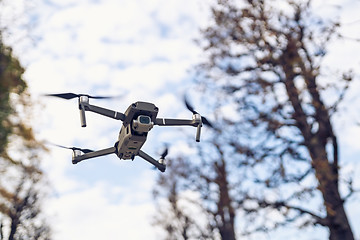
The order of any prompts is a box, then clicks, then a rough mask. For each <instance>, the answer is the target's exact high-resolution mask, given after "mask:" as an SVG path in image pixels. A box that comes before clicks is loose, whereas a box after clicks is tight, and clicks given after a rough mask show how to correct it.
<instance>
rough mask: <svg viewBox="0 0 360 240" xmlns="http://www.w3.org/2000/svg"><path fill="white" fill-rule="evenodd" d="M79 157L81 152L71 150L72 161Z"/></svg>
mask: <svg viewBox="0 0 360 240" xmlns="http://www.w3.org/2000/svg"><path fill="white" fill-rule="evenodd" d="M81 155H82V152H81V150H77V149H75V150H73V154H72V158H73V160H74V159H75V158H77V157H79V156H81Z"/></svg>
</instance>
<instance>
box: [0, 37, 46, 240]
mask: <svg viewBox="0 0 360 240" xmlns="http://www.w3.org/2000/svg"><path fill="white" fill-rule="evenodd" d="M0 37H1V35H0ZM23 73H24V69H23V68H22V66H21V65H20V63H19V61H18V60H17V58H15V57H14V56H13V54H12V50H11V48H10V47H7V46H5V45H4V44H3V41H2V38H0V109H1V110H0V173H1V174H0V226H1V227H0V239H5V237H6V236H7V239H9V240H13V239H49V237H50V227H49V225H48V224H47V223H45V221H44V216H43V214H42V211H41V208H40V204H41V199H42V198H43V196H44V191H43V190H44V189H43V187H44V186H45V185H44V178H43V172H42V170H41V169H40V162H39V155H40V154H41V152H43V151H44V150H45V148H44V147H43V145H42V144H41V143H40V142H39V141H37V140H36V138H35V136H34V132H33V129H32V128H31V127H30V126H29V125H28V124H27V123H26V121H27V120H28V119H27V117H26V112H27V111H28V110H29V107H30V97H29V94H28V93H27V91H26V88H27V85H26V82H25V81H24V79H23V78H22V74H23Z"/></svg>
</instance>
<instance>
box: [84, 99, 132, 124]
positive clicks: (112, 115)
mask: <svg viewBox="0 0 360 240" xmlns="http://www.w3.org/2000/svg"><path fill="white" fill-rule="evenodd" d="M83 105H84V108H85V111H91V112H94V113H98V114H101V115H103V116H106V117H109V118H113V119H116V120H121V121H123V120H124V119H125V115H124V114H123V113H120V112H116V111H113V110H110V109H106V108H102V107H98V106H95V105H91V104H88V103H87V104H83Z"/></svg>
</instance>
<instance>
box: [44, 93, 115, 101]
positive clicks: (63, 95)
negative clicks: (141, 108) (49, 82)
mask: <svg viewBox="0 0 360 240" xmlns="http://www.w3.org/2000/svg"><path fill="white" fill-rule="evenodd" d="M45 96H48V97H58V98H63V99H66V100H69V99H73V98H78V97H81V96H86V97H88V98H94V99H110V98H116V96H91V95H88V94H75V93H55V94H45ZM117 97H120V96H117Z"/></svg>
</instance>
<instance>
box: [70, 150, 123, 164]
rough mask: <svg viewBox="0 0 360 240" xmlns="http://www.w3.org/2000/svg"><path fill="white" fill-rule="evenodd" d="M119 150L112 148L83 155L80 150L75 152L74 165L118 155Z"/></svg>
mask: <svg viewBox="0 0 360 240" xmlns="http://www.w3.org/2000/svg"><path fill="white" fill-rule="evenodd" d="M116 151H117V149H116V147H110V148H106V149H102V150H99V151H94V152H89V153H85V154H82V153H81V151H79V150H74V151H73V157H72V163H73V164H77V163H78V162H81V161H83V160H86V159H90V158H95V157H101V156H105V155H108V154H112V153H116Z"/></svg>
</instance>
